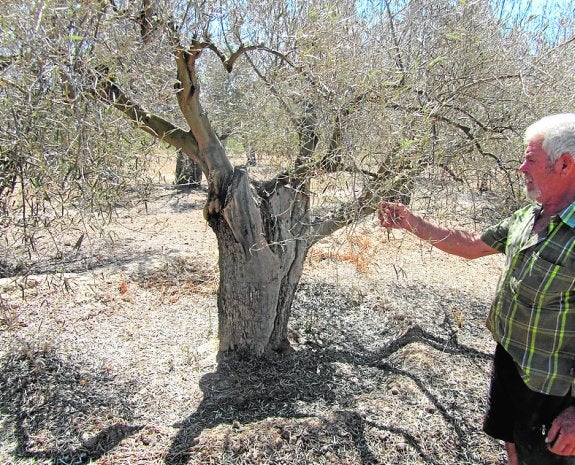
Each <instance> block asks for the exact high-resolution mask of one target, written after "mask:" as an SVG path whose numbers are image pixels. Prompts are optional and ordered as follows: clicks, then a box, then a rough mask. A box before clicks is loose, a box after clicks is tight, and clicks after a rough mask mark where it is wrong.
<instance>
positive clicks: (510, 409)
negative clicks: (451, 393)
mask: <svg viewBox="0 0 575 465" xmlns="http://www.w3.org/2000/svg"><path fill="white" fill-rule="evenodd" d="M569 405H571V392H569V393H568V394H567V395H566V396H564V397H557V396H550V395H546V394H541V393H539V392H535V391H532V390H531V389H529V388H528V387H527V386H526V385H525V383H524V382H523V380H522V379H521V375H520V374H519V370H518V368H517V366H516V364H515V362H514V361H513V359H512V358H511V356H510V355H509V354H508V353H507V351H506V350H505V349H503V347H501V345H499V344H497V348H496V349H495V357H494V360H493V370H492V373H491V388H490V391H489V407H488V410H487V414H486V416H485V421H484V423H483V430H484V431H485V432H486V433H487V434H488V435H489V436H491V437H494V438H495V439H501V440H503V441H505V442H512V443H515V446H516V448H517V453H518V454H519V458H520V463H521V464H524V465H547V464H557V465H559V464H565V465H567V464H569V465H575V457H561V456H559V455H555V454H552V453H551V452H549V451H548V450H547V446H546V445H545V434H546V432H547V431H549V428H550V427H551V423H553V420H554V419H555V418H556V417H557V415H559V413H561V412H562V411H563V410H564V409H566V408H567V407H568V406H569Z"/></svg>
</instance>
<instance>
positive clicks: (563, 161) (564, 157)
mask: <svg viewBox="0 0 575 465" xmlns="http://www.w3.org/2000/svg"><path fill="white" fill-rule="evenodd" d="M556 166H557V167H558V168H559V170H560V171H561V173H564V174H572V173H575V159H574V158H573V155H571V154H570V153H569V152H565V153H562V154H561V156H560V157H559V158H558V159H557V165H556Z"/></svg>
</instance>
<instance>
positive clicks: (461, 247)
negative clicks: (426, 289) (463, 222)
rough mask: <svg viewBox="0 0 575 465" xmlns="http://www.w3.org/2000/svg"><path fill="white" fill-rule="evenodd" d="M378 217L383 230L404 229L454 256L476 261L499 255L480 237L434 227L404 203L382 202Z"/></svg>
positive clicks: (460, 231) (456, 230) (457, 230)
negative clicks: (480, 258) (487, 256)
mask: <svg viewBox="0 0 575 465" xmlns="http://www.w3.org/2000/svg"><path fill="white" fill-rule="evenodd" d="M377 214H378V217H379V224H380V225H381V227H382V228H396V229H404V230H406V231H408V232H410V233H412V234H414V235H416V236H417V237H419V238H420V239H423V240H425V241H428V242H429V243H431V244H432V245H433V246H434V247H437V248H438V249H439V250H442V251H444V252H447V253H449V254H452V255H458V256H460V257H463V258H469V259H473V258H479V257H484V256H486V255H491V254H494V253H497V250H495V249H493V248H492V247H490V246H489V245H487V244H486V243H485V242H483V241H482V240H481V238H480V237H479V236H478V235H476V234H471V233H468V232H466V231H462V230H459V229H451V228H445V227H442V226H437V225H434V224H432V223H430V222H429V221H427V220H425V219H423V218H421V217H419V216H417V215H414V214H413V213H412V212H411V211H410V210H409V209H408V208H407V207H406V206H405V205H403V204H401V203H391V202H382V203H381V204H380V205H379V208H378V211H377Z"/></svg>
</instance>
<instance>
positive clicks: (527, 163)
mask: <svg viewBox="0 0 575 465" xmlns="http://www.w3.org/2000/svg"><path fill="white" fill-rule="evenodd" d="M542 142H543V140H542V139H541V138H538V139H534V140H532V141H531V142H529V143H528V144H527V147H526V148H525V158H524V160H523V163H522V164H521V166H520V167H519V171H520V172H521V173H522V174H523V176H524V177H525V192H526V194H527V197H529V198H530V199H533V200H536V201H537V202H539V203H543V202H544V201H545V200H546V199H547V197H548V196H549V195H550V194H552V193H553V187H554V176H556V172H555V166H554V164H549V159H548V156H547V153H545V151H544V150H543V147H541V143H542Z"/></svg>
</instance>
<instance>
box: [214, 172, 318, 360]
mask: <svg viewBox="0 0 575 465" xmlns="http://www.w3.org/2000/svg"><path fill="white" fill-rule="evenodd" d="M302 191H303V189H299V190H297V189H293V188H285V187H283V186H276V187H275V189H273V191H272V192H271V193H268V192H266V191H265V190H264V193H263V195H260V194H258V193H257V192H256V190H255V188H254V187H253V186H251V184H250V181H249V178H248V176H247V173H246V172H245V171H244V170H243V169H239V168H236V170H235V171H234V176H233V179H232V182H231V186H230V189H229V191H228V192H229V195H228V198H227V199H226V202H225V205H224V209H223V213H222V215H218V216H214V217H212V218H210V226H211V227H212V229H213V230H214V232H215V233H216V236H217V239H218V247H219V266H220V284H219V291H218V312H219V337H220V355H225V354H226V353H235V354H240V355H242V354H246V355H251V356H253V355H256V356H258V355H262V354H266V353H271V352H274V351H275V352H283V351H286V350H288V349H289V347H290V344H289V341H288V337H287V329H288V328H287V326H288V319H289V314H290V309H291V305H292V302H293V298H294V295H295V290H296V287H297V284H298V282H299V279H300V277H301V274H302V269H303V262H304V260H305V257H306V254H307V250H308V243H307V241H305V240H303V239H302V236H301V234H302V232H303V231H300V230H298V229H297V228H299V227H300V226H298V224H301V223H306V222H305V221H301V220H302V219H303V218H302V216H303V215H306V213H305V212H306V207H307V202H308V200H307V196H305V194H303V193H302ZM307 224H309V222H307Z"/></svg>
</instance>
